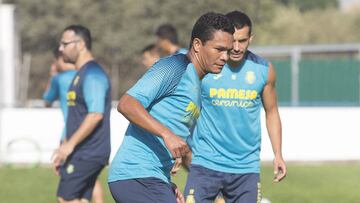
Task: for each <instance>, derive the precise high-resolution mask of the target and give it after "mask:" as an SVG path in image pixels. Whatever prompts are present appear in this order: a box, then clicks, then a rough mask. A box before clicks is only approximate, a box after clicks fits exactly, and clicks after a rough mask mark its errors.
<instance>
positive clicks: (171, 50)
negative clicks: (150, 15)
mask: <svg viewBox="0 0 360 203" xmlns="http://www.w3.org/2000/svg"><path fill="white" fill-rule="evenodd" d="M155 35H156V36H157V38H158V40H157V46H158V47H159V48H160V49H161V50H162V52H164V54H165V55H172V54H177V53H182V54H186V53H187V52H188V50H187V49H185V48H181V47H180V45H179V40H178V34H177V31H176V28H175V27H174V26H173V25H171V24H163V25H160V26H159V28H158V29H157V30H156V33H155Z"/></svg>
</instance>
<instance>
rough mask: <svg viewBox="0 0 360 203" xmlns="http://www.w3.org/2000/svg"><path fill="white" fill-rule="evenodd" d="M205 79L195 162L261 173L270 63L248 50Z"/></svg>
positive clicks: (223, 169) (195, 138) (229, 170)
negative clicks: (237, 62)
mask: <svg viewBox="0 0 360 203" xmlns="http://www.w3.org/2000/svg"><path fill="white" fill-rule="evenodd" d="M244 57H245V58H244V60H243V63H242V64H240V65H239V66H238V67H234V68H233V67H230V66H229V65H228V64H226V65H225V66H224V68H223V70H222V71H221V73H219V74H208V75H206V76H205V77H204V79H203V80H202V88H201V100H202V106H201V107H202V109H201V114H200V117H199V119H198V122H197V125H196V127H195V130H194V134H193V136H192V151H193V160H192V163H193V164H198V165H201V166H203V167H206V168H209V169H212V170H216V171H221V172H226V173H259V171H260V166H259V164H260V157H259V155H260V146H261V125H260V110H261V106H262V101H261V94H262V91H263V88H264V86H265V84H266V82H267V78H268V69H269V65H268V62H267V61H266V60H265V59H262V58H260V57H259V56H257V55H255V54H253V53H251V52H250V51H248V52H247V53H246V55H245V56H244Z"/></svg>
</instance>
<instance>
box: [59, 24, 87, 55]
mask: <svg viewBox="0 0 360 203" xmlns="http://www.w3.org/2000/svg"><path fill="white" fill-rule="evenodd" d="M67 30H72V31H74V32H75V34H76V35H77V36H79V37H81V39H83V40H84V42H85V46H86V48H87V49H88V50H91V33H90V30H89V29H88V28H86V27H84V26H82V25H70V26H68V27H66V28H65V29H64V31H67Z"/></svg>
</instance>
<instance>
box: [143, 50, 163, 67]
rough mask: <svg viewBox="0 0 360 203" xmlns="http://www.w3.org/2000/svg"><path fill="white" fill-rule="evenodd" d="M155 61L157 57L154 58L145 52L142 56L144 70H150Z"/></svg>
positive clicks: (148, 52)
mask: <svg viewBox="0 0 360 203" xmlns="http://www.w3.org/2000/svg"><path fill="white" fill-rule="evenodd" d="M157 60H159V57H157V56H154V55H153V54H151V52H150V51H145V52H144V53H143V55H142V63H143V64H144V66H145V67H146V68H150V67H151V66H152V65H153V64H154V63H155V62H156V61H157Z"/></svg>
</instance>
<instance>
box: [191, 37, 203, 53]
mask: <svg viewBox="0 0 360 203" xmlns="http://www.w3.org/2000/svg"><path fill="white" fill-rule="evenodd" d="M192 46H193V49H194V51H195V53H198V52H199V51H200V47H201V46H202V42H201V40H200V39H199V38H195V39H194V40H193V42H192Z"/></svg>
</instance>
